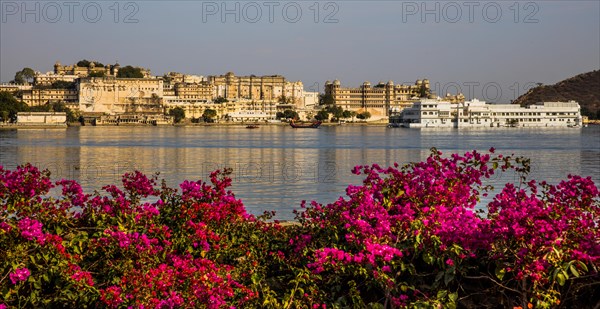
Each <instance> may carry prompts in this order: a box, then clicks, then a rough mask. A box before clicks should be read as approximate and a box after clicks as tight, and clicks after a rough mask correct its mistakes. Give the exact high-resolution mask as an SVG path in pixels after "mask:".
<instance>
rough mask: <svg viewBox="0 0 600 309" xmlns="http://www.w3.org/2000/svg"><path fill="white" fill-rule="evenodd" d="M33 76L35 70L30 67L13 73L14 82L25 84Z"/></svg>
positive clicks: (31, 80)
mask: <svg viewBox="0 0 600 309" xmlns="http://www.w3.org/2000/svg"><path fill="white" fill-rule="evenodd" d="M34 77H35V71H34V70H33V69H31V68H23V69H22V70H21V71H18V72H16V73H15V79H14V80H13V82H14V83H16V84H25V83H31V82H33V78H34Z"/></svg>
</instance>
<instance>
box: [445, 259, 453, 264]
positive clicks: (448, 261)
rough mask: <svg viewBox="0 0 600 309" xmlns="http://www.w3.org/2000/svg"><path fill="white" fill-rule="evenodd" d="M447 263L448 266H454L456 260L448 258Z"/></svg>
mask: <svg viewBox="0 0 600 309" xmlns="http://www.w3.org/2000/svg"><path fill="white" fill-rule="evenodd" d="M446 264H447V265H448V266H454V261H453V260H452V259H447V260H446Z"/></svg>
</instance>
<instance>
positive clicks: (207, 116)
mask: <svg viewBox="0 0 600 309" xmlns="http://www.w3.org/2000/svg"><path fill="white" fill-rule="evenodd" d="M215 117H217V111H216V110H214V109H210V108H207V109H205V110H204V112H203V113H202V118H204V121H205V122H214V118H215Z"/></svg>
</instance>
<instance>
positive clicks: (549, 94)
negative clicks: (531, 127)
mask: <svg viewBox="0 0 600 309" xmlns="http://www.w3.org/2000/svg"><path fill="white" fill-rule="evenodd" d="M569 100H574V101H577V102H579V105H581V113H582V114H583V115H585V116H589V117H590V119H600V71H598V70H597V71H592V72H588V73H583V74H579V75H577V76H574V77H571V78H568V79H565V80H563V81H561V82H558V83H556V84H554V85H549V86H539V87H535V88H532V89H530V90H529V91H528V92H527V93H525V94H524V95H522V96H520V97H519V98H517V99H516V100H515V101H513V103H514V104H521V106H527V105H530V104H535V103H537V102H544V101H563V102H564V101H569Z"/></svg>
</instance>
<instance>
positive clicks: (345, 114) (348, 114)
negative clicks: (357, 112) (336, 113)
mask: <svg viewBox="0 0 600 309" xmlns="http://www.w3.org/2000/svg"><path fill="white" fill-rule="evenodd" d="M342 118H344V119H348V118H352V111H349V110H344V111H343V112H342Z"/></svg>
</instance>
